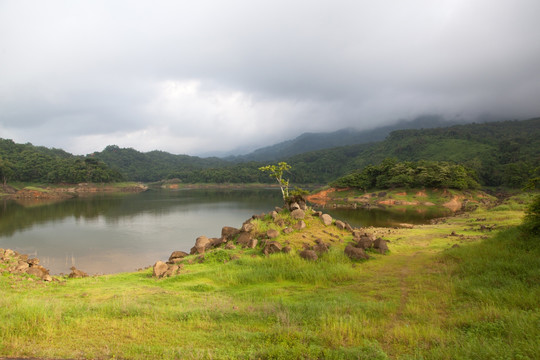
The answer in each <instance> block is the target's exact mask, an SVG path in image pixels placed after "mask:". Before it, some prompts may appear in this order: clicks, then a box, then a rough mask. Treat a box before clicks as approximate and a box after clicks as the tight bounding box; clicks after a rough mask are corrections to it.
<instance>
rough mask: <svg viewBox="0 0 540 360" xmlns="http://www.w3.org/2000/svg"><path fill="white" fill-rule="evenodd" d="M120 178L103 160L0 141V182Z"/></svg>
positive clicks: (90, 180)
mask: <svg viewBox="0 0 540 360" xmlns="http://www.w3.org/2000/svg"><path fill="white" fill-rule="evenodd" d="M122 179H123V177H122V175H121V174H120V173H119V172H118V171H116V170H112V169H111V168H110V167H109V166H107V165H106V164H105V163H104V162H103V161H99V160H97V159H92V158H85V157H83V156H74V155H72V154H69V153H67V152H65V151H64V150H60V149H48V148H45V147H41V146H34V145H32V144H16V143H14V142H13V141H12V140H4V139H0V180H1V181H2V183H7V182H8V181H22V182H40V183H61V182H65V183H81V182H113V181H120V180H122Z"/></svg>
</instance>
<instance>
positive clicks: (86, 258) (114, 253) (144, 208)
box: [0, 188, 435, 274]
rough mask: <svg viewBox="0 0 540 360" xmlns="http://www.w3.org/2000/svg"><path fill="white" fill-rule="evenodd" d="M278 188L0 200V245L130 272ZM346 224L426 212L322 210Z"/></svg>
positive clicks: (241, 215)
mask: <svg viewBox="0 0 540 360" xmlns="http://www.w3.org/2000/svg"><path fill="white" fill-rule="evenodd" d="M280 197H281V194H280V192H279V189H275V188H274V189H256V190H221V189H220V190H211V189H204V190H179V191H148V192H145V193H142V194H135V195H121V196H111V195H107V196H95V197H89V198H78V199H70V200H67V201H63V202H55V203H45V204H44V203H41V204H40V205H36V203H32V204H21V203H17V202H13V201H3V202H1V203H0V247H2V248H11V249H14V250H16V251H18V252H20V253H24V254H29V255H30V256H32V257H39V258H40V260H41V263H42V265H44V266H45V267H47V268H49V269H50V270H51V272H52V273H55V274H56V273H68V272H69V268H70V267H71V266H76V267H77V268H80V269H82V270H84V271H86V272H88V273H91V274H95V273H115V272H123V271H133V270H135V269H137V268H139V267H145V266H148V265H151V264H153V263H154V262H155V261H156V260H159V259H161V260H164V259H167V258H168V256H169V255H170V253H171V252H172V251H174V250H183V251H189V249H190V248H191V247H192V246H193V244H194V242H195V239H196V238H197V237H198V236H200V235H206V236H208V237H217V236H219V235H220V233H221V228H222V227H223V226H234V227H239V226H240V225H241V224H242V222H243V221H244V220H246V219H247V218H249V217H250V216H251V215H253V214H260V213H262V212H268V211H271V210H272V209H273V208H274V206H276V205H280V204H281V200H280ZM325 212H328V213H330V214H331V215H333V216H334V217H336V218H339V219H342V220H344V221H347V222H349V223H351V225H353V226H369V225H375V226H392V225H395V223H396V222H397V223H399V222H407V223H422V222H425V221H427V219H429V218H431V217H433V216H435V215H433V214H428V213H426V214H418V213H404V214H389V213H387V212H383V211H380V210H369V211H367V210H342V209H334V210H325Z"/></svg>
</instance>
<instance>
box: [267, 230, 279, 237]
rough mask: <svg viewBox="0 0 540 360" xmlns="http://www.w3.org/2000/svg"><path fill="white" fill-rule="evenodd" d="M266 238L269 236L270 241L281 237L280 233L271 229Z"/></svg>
mask: <svg viewBox="0 0 540 360" xmlns="http://www.w3.org/2000/svg"><path fill="white" fill-rule="evenodd" d="M266 236H268V238H269V239H275V238H277V237H278V236H279V231H277V230H275V229H270V230H268V231H267V232H266Z"/></svg>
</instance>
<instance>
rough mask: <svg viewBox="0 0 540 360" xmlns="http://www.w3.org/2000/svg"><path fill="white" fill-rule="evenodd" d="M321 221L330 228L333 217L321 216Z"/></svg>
mask: <svg viewBox="0 0 540 360" xmlns="http://www.w3.org/2000/svg"><path fill="white" fill-rule="evenodd" d="M321 220H322V222H323V224H324V225H326V226H328V225H332V217H331V216H330V215H328V214H322V215H321Z"/></svg>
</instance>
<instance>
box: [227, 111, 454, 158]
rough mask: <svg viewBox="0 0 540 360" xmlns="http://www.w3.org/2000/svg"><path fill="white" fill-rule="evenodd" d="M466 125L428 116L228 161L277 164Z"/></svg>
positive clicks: (305, 139) (303, 139)
mask: <svg viewBox="0 0 540 360" xmlns="http://www.w3.org/2000/svg"><path fill="white" fill-rule="evenodd" d="M462 123H464V121H448V120H444V119H443V118H442V117H441V116H435V115H426V116H421V117H418V118H416V119H414V120H409V121H407V120H402V121H399V122H398V123H396V124H393V125H385V126H381V127H377V128H375V129H370V130H356V129H353V128H346V129H340V130H337V131H334V132H324V133H311V132H307V133H303V134H301V135H300V136H298V137H296V138H294V139H291V140H286V141H283V142H280V143H277V144H274V145H270V146H266V147H262V148H259V149H257V150H255V151H253V152H251V153H249V154H245V155H238V156H228V157H225V158H224V159H225V160H229V161H234V162H242V161H276V160H279V159H285V158H288V157H291V156H295V155H298V154H303V153H306V152H311V151H316V150H323V149H330V148H334V147H339V146H347V145H358V144H366V143H371V142H376V141H382V140H384V139H385V138H386V137H387V136H388V135H389V134H390V133H391V132H392V131H396V130H404V129H420V128H424V129H429V128H436V127H447V126H452V125H457V124H462Z"/></svg>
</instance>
